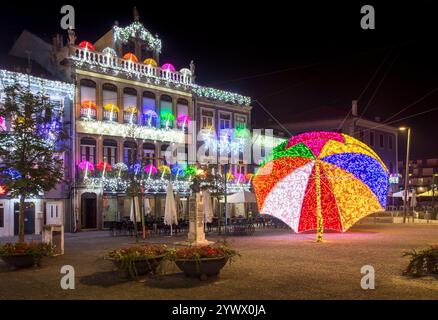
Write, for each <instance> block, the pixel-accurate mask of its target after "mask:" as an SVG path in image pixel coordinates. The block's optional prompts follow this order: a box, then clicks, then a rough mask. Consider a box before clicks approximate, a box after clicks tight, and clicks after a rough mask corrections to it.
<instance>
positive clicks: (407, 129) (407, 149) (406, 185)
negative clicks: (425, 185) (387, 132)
mask: <svg viewBox="0 0 438 320" xmlns="http://www.w3.org/2000/svg"><path fill="white" fill-rule="evenodd" d="M399 130H400V131H407V133H408V137H407V143H406V167H405V190H404V191H405V192H404V199H405V203H404V207H403V223H406V217H407V215H408V187H409V149H410V148H411V128H409V127H400V128H399Z"/></svg>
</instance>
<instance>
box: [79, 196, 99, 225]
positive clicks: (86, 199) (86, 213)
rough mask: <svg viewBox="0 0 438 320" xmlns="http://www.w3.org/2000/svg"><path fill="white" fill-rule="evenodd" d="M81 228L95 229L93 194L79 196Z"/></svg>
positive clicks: (95, 201) (95, 211)
mask: <svg viewBox="0 0 438 320" xmlns="http://www.w3.org/2000/svg"><path fill="white" fill-rule="evenodd" d="M81 228H82V229H96V228H97V196H96V194H95V193H89V192H87V193H84V194H83V195H82V196H81Z"/></svg>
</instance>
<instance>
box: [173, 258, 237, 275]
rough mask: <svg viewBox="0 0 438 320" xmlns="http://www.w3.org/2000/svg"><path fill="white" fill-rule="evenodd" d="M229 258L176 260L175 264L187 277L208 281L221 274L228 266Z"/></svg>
mask: <svg viewBox="0 0 438 320" xmlns="http://www.w3.org/2000/svg"><path fill="white" fill-rule="evenodd" d="M229 258H230V257H218V258H203V259H199V260H190V259H178V260H175V263H176V265H177V266H178V268H179V269H180V270H181V271H182V272H184V274H185V275H186V276H188V277H196V278H200V279H201V280H206V279H207V278H208V277H212V276H217V275H219V272H220V271H221V269H222V268H223V267H224V266H225V265H226V264H227V262H228V259H229Z"/></svg>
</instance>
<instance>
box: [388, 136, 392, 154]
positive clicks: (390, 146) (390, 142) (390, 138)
mask: <svg viewBox="0 0 438 320" xmlns="http://www.w3.org/2000/svg"><path fill="white" fill-rule="evenodd" d="M388 148H389V150H392V135H391V136H388Z"/></svg>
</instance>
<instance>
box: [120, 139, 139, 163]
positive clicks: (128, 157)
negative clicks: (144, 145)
mask: <svg viewBox="0 0 438 320" xmlns="http://www.w3.org/2000/svg"><path fill="white" fill-rule="evenodd" d="M123 162H124V163H126V164H127V165H131V164H134V163H136V162H137V144H136V143H135V142H134V141H125V142H124V143H123Z"/></svg>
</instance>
